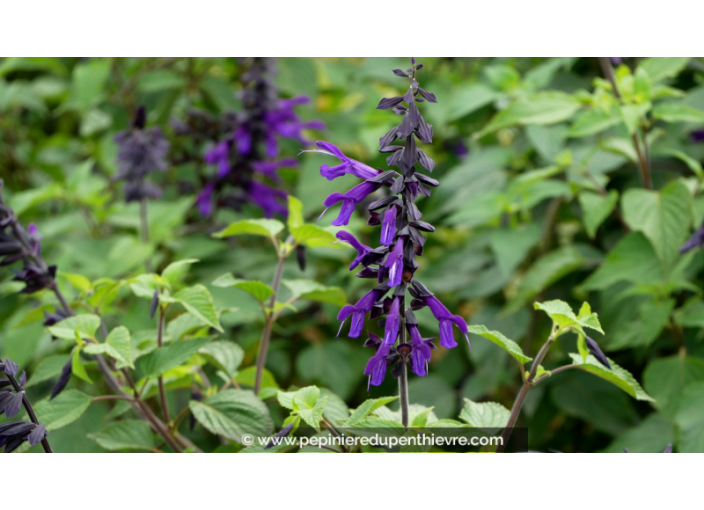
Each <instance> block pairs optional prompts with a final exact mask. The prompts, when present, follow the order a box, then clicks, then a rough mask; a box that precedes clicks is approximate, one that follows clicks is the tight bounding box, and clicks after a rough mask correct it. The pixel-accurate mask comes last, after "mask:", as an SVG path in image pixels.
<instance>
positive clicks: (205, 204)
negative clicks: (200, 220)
mask: <svg viewBox="0 0 704 510" xmlns="http://www.w3.org/2000/svg"><path fill="white" fill-rule="evenodd" d="M213 191H215V183H214V182H209V183H208V184H206V185H205V187H204V188H203V189H202V190H201V192H200V193H198V198H196V206H197V207H198V212H200V213H201V214H202V215H203V216H210V213H212V212H213Z"/></svg>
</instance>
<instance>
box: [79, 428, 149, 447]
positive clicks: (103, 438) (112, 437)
mask: <svg viewBox="0 0 704 510" xmlns="http://www.w3.org/2000/svg"><path fill="white" fill-rule="evenodd" d="M88 437H89V438H90V439H92V440H93V441H95V442H96V443H98V444H99V445H100V446H102V447H103V448H105V449H106V450H110V451H125V450H148V451H150V450H153V449H154V447H155V444H154V434H153V433H152V430H151V429H150V428H149V425H148V424H147V423H146V422H144V421H142V420H122V421H118V422H115V423H111V424H110V425H108V426H107V427H105V428H103V429H101V430H100V432H96V433H94V434H88Z"/></svg>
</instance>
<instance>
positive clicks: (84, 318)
mask: <svg viewBox="0 0 704 510" xmlns="http://www.w3.org/2000/svg"><path fill="white" fill-rule="evenodd" d="M99 327H100V317H98V316H97V315H93V314H88V313H86V314H81V315H75V316H73V317H67V318H66V319H64V320H62V321H61V322H59V323H58V324H56V325H55V326H51V327H50V328H49V332H50V333H51V334H52V335H54V336H55V337H57V338H65V339H67V340H73V339H75V338H76V333H78V334H79V335H80V336H81V338H93V337H94V336H95V332H96V331H97V330H98V328H99Z"/></svg>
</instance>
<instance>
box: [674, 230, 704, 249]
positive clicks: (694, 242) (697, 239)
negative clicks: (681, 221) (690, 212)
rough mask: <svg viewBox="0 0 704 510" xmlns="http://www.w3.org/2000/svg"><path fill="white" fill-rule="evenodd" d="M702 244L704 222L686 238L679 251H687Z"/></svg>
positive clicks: (703, 239) (703, 241)
mask: <svg viewBox="0 0 704 510" xmlns="http://www.w3.org/2000/svg"><path fill="white" fill-rule="evenodd" d="M702 245H704V223H703V224H702V226H701V227H699V228H698V229H697V230H696V231H695V232H694V234H692V237H690V238H689V239H687V241H686V242H685V243H684V244H683V245H682V247H681V248H680V253H687V252H688V251H689V250H692V249H694V248H697V247H701V246H702Z"/></svg>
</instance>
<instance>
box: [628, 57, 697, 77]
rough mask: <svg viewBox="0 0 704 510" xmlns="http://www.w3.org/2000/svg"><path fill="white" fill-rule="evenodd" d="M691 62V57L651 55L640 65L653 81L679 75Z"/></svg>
mask: <svg viewBox="0 0 704 510" xmlns="http://www.w3.org/2000/svg"><path fill="white" fill-rule="evenodd" d="M687 62H689V57H650V58H647V59H645V60H643V61H642V62H641V63H640V64H639V65H638V67H639V68H640V69H642V70H644V71H645V72H646V73H647V74H648V76H649V77H650V79H651V80H652V81H653V82H658V81H661V80H664V79H665V78H672V77H674V76H677V75H678V74H679V73H680V71H681V70H682V69H684V68H685V66H686V65H687Z"/></svg>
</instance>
